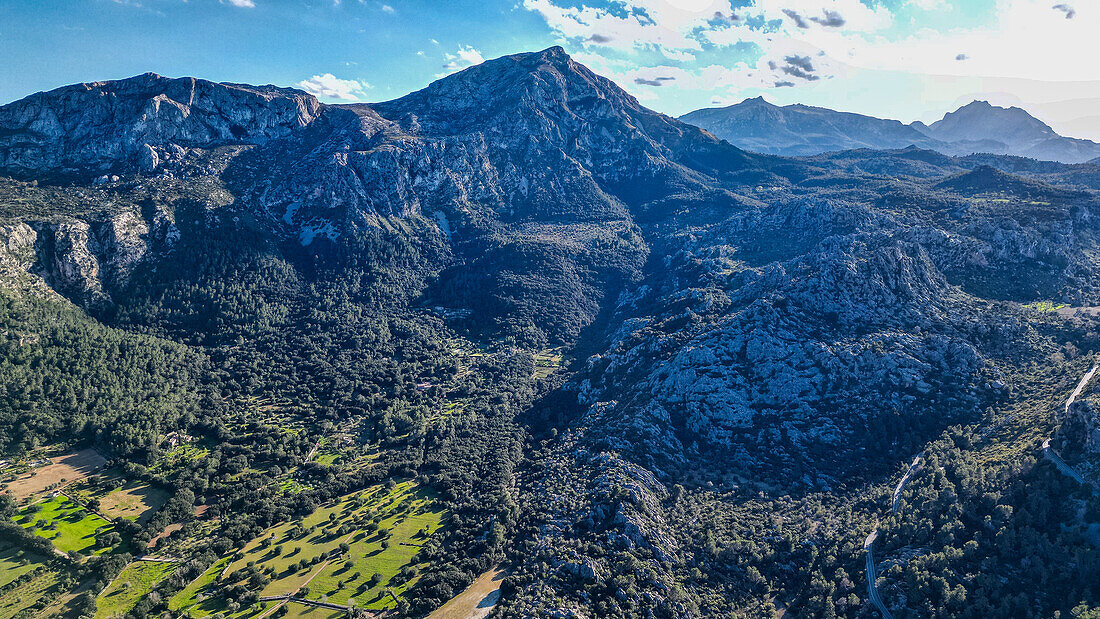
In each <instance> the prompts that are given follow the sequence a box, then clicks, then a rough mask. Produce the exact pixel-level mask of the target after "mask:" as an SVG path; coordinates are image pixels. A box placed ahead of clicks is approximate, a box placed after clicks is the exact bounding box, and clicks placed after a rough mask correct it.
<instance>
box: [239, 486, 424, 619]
mask: <svg viewBox="0 0 1100 619" xmlns="http://www.w3.org/2000/svg"><path fill="white" fill-rule="evenodd" d="M443 517H444V513H443V511H442V510H440V509H438V508H436V507H434V506H433V504H432V501H431V499H430V498H429V497H428V496H427V494H426V493H424V492H422V491H420V490H419V489H417V488H416V486H415V485H414V484H413V483H412V482H404V483H401V484H397V485H396V486H395V487H393V488H392V489H387V488H386V487H385V486H377V487H375V488H373V489H371V490H367V491H363V492H358V493H355V494H352V495H348V496H346V497H344V498H342V499H340V500H339V501H336V502H334V503H331V504H329V505H325V506H323V507H322V508H320V509H318V510H317V511H315V512H314V513H313V514H310V515H309V516H308V517H306V518H305V519H303V520H301V521H299V522H292V523H286V524H282V525H279V526H276V527H273V528H271V529H269V530H267V531H265V532H264V534H263V535H261V536H260V537H259V538H257V539H255V540H253V541H252V542H249V543H248V544H247V545H246V546H245V548H244V549H243V552H242V556H241V557H240V558H239V559H237V560H235V561H234V562H233V563H232V564H230V565H229V567H228V570H227V571H226V575H225V576H224V577H223V580H225V581H226V582H237V581H247V580H249V579H250V577H251V576H252V575H253V574H254V573H256V572H260V573H266V575H267V577H268V578H270V582H267V583H266V584H264V585H262V590H261V592H260V595H262V596H269V595H281V594H287V593H295V592H297V594H298V595H299V596H301V597H307V598H309V599H317V600H324V601H328V602H331V603H334V604H340V605H341V606H343V605H346V604H347V603H348V602H349V600H355V605H356V606H358V607H359V608H372V609H383V608H392V607H393V606H395V605H396V601H395V599H394V596H400V595H401V594H402V593H404V591H405V590H406V589H407V588H408V587H409V586H410V585H411V584H412V583H413V582H415V581H416V578H417V573H418V569H419V568H420V567H422V566H417V565H416V564H415V558H414V557H415V556H416V554H417V552H419V550H420V547H421V545H423V543H424V541H425V540H426V539H427V538H428V537H429V536H430V535H431V534H432V533H434V532H435V531H436V530H438V529H439V527H440V526H441V522H442V520H443ZM250 563H252V564H253V566H254V567H253V568H251V569H250V568H249V567H248V566H249V564H250ZM303 612H304V611H303Z"/></svg>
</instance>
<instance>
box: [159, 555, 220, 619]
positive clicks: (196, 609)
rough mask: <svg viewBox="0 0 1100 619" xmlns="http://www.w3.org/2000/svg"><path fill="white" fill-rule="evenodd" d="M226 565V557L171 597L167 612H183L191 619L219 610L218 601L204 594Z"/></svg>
mask: <svg viewBox="0 0 1100 619" xmlns="http://www.w3.org/2000/svg"><path fill="white" fill-rule="evenodd" d="M228 564H229V558H228V557H227V558H224V559H220V560H218V561H216V562H215V563H214V565H211V566H210V567H209V568H208V569H207V570H206V571H205V572H203V573H202V575H201V576H199V577H198V578H196V579H195V580H193V581H192V582H191V584H189V585H187V586H186V587H184V588H183V589H181V590H180V592H179V593H177V594H176V595H174V596H172V599H171V600H169V601H168V610H171V611H173V612H180V611H184V612H186V613H187V614H189V615H191V616H192V617H205V616H206V615H209V614H211V613H213V612H215V611H217V610H219V607H220V603H219V600H216V599H209V598H207V597H206V595H205V593H206V591H207V589H208V588H209V587H210V585H211V584H213V583H214V581H215V580H217V578H218V576H220V575H221V573H222V571H223V570H224V569H225V566H226V565H228Z"/></svg>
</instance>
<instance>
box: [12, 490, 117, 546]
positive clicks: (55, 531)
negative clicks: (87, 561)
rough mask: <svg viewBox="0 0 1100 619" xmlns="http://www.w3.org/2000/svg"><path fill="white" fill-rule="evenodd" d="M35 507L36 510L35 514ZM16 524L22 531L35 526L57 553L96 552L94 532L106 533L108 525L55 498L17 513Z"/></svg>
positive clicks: (61, 498) (109, 525)
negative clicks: (19, 525)
mask: <svg viewBox="0 0 1100 619" xmlns="http://www.w3.org/2000/svg"><path fill="white" fill-rule="evenodd" d="M36 508H37V511H36ZM19 513H20V515H19V516H17V517H16V521H17V522H19V524H21V525H23V526H24V527H25V528H28V529H29V528H32V527H35V533H36V534H37V535H40V536H42V537H44V538H46V539H48V540H50V541H52V542H53V545H54V547H56V548H57V549H58V550H60V551H61V552H72V551H77V552H82V553H85V554H88V553H96V554H98V553H100V552H103V551H104V550H106V549H105V548H99V549H97V548H96V547H95V541H96V540H95V537H96V532H97V531H98V532H103V533H106V532H109V531H110V530H111V529H112V528H113V527H112V525H111V523H110V522H107V521H106V520H104V519H103V518H100V517H99V516H97V515H95V514H93V513H91V512H89V511H88V510H86V509H84V508H83V507H81V506H79V505H77V504H76V503H74V502H73V501H71V500H69V499H68V497H66V496H65V495H61V494H59V495H57V496H55V497H51V498H49V499H46V500H44V501H39V502H38V503H35V504H33V505H28V506H26V507H24V508H23V509H21V510H20V512H19Z"/></svg>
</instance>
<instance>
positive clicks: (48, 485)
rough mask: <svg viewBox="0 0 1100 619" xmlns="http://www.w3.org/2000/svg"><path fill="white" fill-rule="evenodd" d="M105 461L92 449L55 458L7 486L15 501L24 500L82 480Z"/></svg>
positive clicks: (32, 469)
mask: <svg viewBox="0 0 1100 619" xmlns="http://www.w3.org/2000/svg"><path fill="white" fill-rule="evenodd" d="M104 462H105V460H104V459H103V456H101V455H99V453H97V452H96V451H95V450H94V449H84V450H82V451H78V452H75V453H70V454H65V455H61V456H55V457H53V458H50V459H49V464H47V465H45V466H40V467H36V468H31V469H30V470H29V471H27V472H26V473H24V474H21V475H20V476H19V477H18V478H16V479H15V480H13V481H11V482H10V483H9V484H8V490H9V491H11V493H12V495H14V496H15V498H16V499H26V498H28V497H31V496H33V495H35V494H38V493H40V492H45V491H46V490H47V489H52V488H56V487H60V486H64V485H66V484H71V483H73V482H75V481H79V480H81V479H84V478H86V477H88V476H89V475H91V474H92V473H94V472H95V471H97V470H99V469H100V468H102V467H103V464H104Z"/></svg>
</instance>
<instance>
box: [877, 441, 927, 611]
mask: <svg viewBox="0 0 1100 619" xmlns="http://www.w3.org/2000/svg"><path fill="white" fill-rule="evenodd" d="M921 457H922V456H921V454H917V455H916V456H913V461H912V462H910V463H909V470H908V471H905V475H903V476H902V478H901V481H899V482H898V485H897V487H895V488H894V494H893V495H891V497H890V513H896V512H897V511H898V503H899V502H900V501H901V491H902V490H904V489H905V485H906V484H908V483H909V480H911V479H913V474H914V473H916V472H917V470H919V469H920V465H921ZM876 539H878V522H876V523H875V528H874V530H872V531H871V533H870V534H869V535H868V536H867V539H866V540H864V541H863V549H864V550H866V551H867V596H868V597H869V598H870V600H871V603H872V604H874V605H875V608H877V609H878V611H879V612H880V613H882V616H883V619H894V616H893V615H892V614H890V610H889V609H888V608H886V604H884V603H883V602H882V597H881V596H880V595H879V593H878V585H876V584H875V580H877V578H878V576H877V573H876V572H875V540H876Z"/></svg>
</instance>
